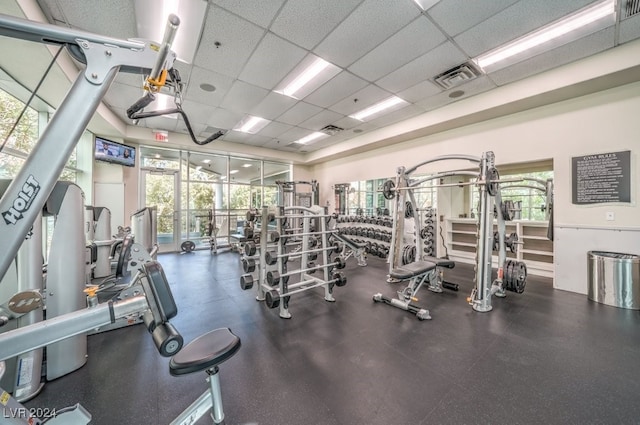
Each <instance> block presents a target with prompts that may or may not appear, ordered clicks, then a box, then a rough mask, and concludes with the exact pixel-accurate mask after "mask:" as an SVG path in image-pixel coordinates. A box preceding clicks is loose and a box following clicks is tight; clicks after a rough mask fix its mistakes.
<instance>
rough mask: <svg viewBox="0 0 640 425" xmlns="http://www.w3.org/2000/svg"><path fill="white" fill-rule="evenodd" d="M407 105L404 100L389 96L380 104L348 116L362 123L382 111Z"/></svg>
mask: <svg viewBox="0 0 640 425" xmlns="http://www.w3.org/2000/svg"><path fill="white" fill-rule="evenodd" d="M407 103H408V102H407V101H406V100H402V99H400V98H399V97H397V96H391V97H390V98H388V99H385V100H383V101H382V102H379V103H376V104H375V105H373V106H370V107H368V108H367V109H363V110H362V111H360V112H356V113H355V114H353V115H349V116H350V117H351V118H353V119H356V120H358V121H364V119H365V118H367V117H370V116H372V115H375V114H377V113H379V112H382V111H387V110H389V109H391V108H393V107H394V106H397V105H405V104H407Z"/></svg>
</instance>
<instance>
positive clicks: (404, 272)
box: [389, 261, 436, 280]
mask: <svg viewBox="0 0 640 425" xmlns="http://www.w3.org/2000/svg"><path fill="white" fill-rule="evenodd" d="M435 268H436V264H435V263H432V262H431V261H415V262H413V263H409V264H405V265H404V266H400V267H397V268H395V269H393V270H391V273H389V276H391V277H392V278H394V279H400V280H407V279H411V278H412V277H415V276H420V275H421V274H425V273H426V272H429V271H431V270H433V269H435Z"/></svg>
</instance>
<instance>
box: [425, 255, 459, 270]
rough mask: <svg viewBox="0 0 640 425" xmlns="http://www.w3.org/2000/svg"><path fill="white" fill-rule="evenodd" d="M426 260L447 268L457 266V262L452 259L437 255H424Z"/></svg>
mask: <svg viewBox="0 0 640 425" xmlns="http://www.w3.org/2000/svg"><path fill="white" fill-rule="evenodd" d="M424 260H425V261H431V262H432V263H435V264H436V266H438V267H445V268H447V269H452V268H454V267H455V266H456V262H455V261H452V260H447V259H446V258H436V257H424Z"/></svg>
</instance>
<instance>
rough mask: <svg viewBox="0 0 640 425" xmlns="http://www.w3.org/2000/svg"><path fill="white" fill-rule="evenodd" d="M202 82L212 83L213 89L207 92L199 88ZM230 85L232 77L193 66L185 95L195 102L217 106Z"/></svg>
mask: <svg viewBox="0 0 640 425" xmlns="http://www.w3.org/2000/svg"><path fill="white" fill-rule="evenodd" d="M202 83H206V84H211V85H213V86H214V87H215V88H216V89H215V91H212V92H208V91H204V90H202V89H201V88H200V84H202ZM232 85H233V78H231V77H228V76H226V75H222V74H219V73H217V72H213V71H209V70H206V69H203V68H200V67H198V66H194V67H193V70H192V71H191V80H190V82H189V86H188V88H187V97H188V98H189V99H190V100H193V101H195V102H199V103H204V104H207V105H210V106H219V105H220V103H221V102H222V100H223V99H224V97H225V96H226V94H227V93H228V92H229V90H230V89H231V86H232Z"/></svg>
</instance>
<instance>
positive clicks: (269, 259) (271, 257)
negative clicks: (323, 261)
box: [264, 242, 342, 265]
mask: <svg viewBox="0 0 640 425" xmlns="http://www.w3.org/2000/svg"><path fill="white" fill-rule="evenodd" d="M331 250H333V252H334V253H336V254H338V253H340V251H342V248H340V244H338V243H337V242H334V243H333V244H332V245H331V246H328V247H324V248H315V249H308V250H306V251H297V252H288V253H285V254H277V253H276V252H275V251H267V252H266V253H265V254H264V261H265V262H266V263H267V264H269V265H273V264H275V263H276V262H277V261H278V258H289V257H290V256H293V255H304V254H308V253H310V252H322V251H331Z"/></svg>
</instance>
